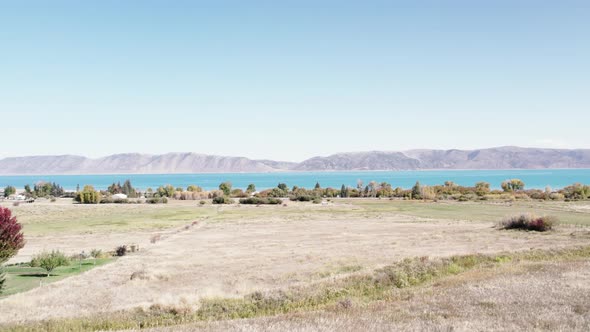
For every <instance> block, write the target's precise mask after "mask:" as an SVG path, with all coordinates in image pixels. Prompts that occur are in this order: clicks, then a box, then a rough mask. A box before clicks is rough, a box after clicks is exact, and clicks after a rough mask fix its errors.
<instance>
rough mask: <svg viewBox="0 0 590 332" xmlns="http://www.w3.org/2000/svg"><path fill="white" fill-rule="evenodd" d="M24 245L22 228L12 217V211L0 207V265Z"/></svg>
mask: <svg viewBox="0 0 590 332" xmlns="http://www.w3.org/2000/svg"><path fill="white" fill-rule="evenodd" d="M24 245H25V239H24V236H23V232H22V226H21V224H19V223H18V221H17V220H16V217H14V216H12V211H10V209H8V208H4V207H1V206H0V263H4V262H6V261H7V260H8V259H9V258H10V257H12V256H14V255H16V253H17V252H18V251H19V249H21V248H22V247H23V246H24Z"/></svg>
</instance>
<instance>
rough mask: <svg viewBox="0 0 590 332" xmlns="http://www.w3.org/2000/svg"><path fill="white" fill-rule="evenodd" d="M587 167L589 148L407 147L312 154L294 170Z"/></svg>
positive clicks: (589, 160)
mask: <svg viewBox="0 0 590 332" xmlns="http://www.w3.org/2000/svg"><path fill="white" fill-rule="evenodd" d="M512 168H522V169H540V168H590V150H559V149H538V148H519V147H499V148H490V149H478V150H410V151H405V152H382V151H371V152H358V153H339V154H334V155H331V156H327V157H314V158H311V159H308V160H305V161H303V162H302V163H300V164H299V165H297V166H296V167H295V168H294V169H296V170H305V171H312V170H320V171H324V170H413V169H512Z"/></svg>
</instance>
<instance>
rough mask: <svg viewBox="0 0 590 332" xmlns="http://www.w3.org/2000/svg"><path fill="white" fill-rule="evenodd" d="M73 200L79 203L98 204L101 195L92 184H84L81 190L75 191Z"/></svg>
mask: <svg viewBox="0 0 590 332" xmlns="http://www.w3.org/2000/svg"><path fill="white" fill-rule="evenodd" d="M74 200H75V201H76V202H78V203H81V204H98V203H99V202H100V201H101V196H100V193H99V192H98V191H96V190H94V187H93V186H84V189H83V190H82V191H80V192H77V193H76V196H75V197H74Z"/></svg>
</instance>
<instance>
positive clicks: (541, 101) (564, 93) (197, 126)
mask: <svg viewBox="0 0 590 332" xmlns="http://www.w3.org/2000/svg"><path fill="white" fill-rule="evenodd" d="M588 17H590V2H589V1H567V0H560V1H541V0H537V1H519V0H508V1H503V0H495V1H485V0H482V1H472V0H468V1H452V0H449V1H440V0H433V1H420V0H414V1H393V0H389V1H370V0H364V1H344V0H340V1H322V0H315V1H308V0H297V1H290V0H283V1H255V0H252V1H224V0H216V1H197V0H194V1H173V0H167V1H148V0H145V1H132V0H127V1H119V0H100V1H90V0H89V1H59V0H54V1H26V0H14V1H7V0H0V128H2V137H3V139H2V141H1V142H2V143H0V158H3V157H11V156H27V155H54V154H77V155H84V156H89V157H100V156H105V155H110V154H114V153H127V152H140V153H151V154H159V153H167V152H198V153H205V154H215V155H229V156H245V157H249V158H257V159H261V158H267V159H275V160H287V161H301V160H304V159H306V158H309V157H313V156H317V155H329V154H333V153H336V152H345V151H368V150H386V151H392V150H407V149H414V148H436V149H448V148H458V149H472V148H485V147H493V146H504V145H518V146H528V147H552V148H590V139H588V125H589V124H590V38H589V36H590V19H588Z"/></svg>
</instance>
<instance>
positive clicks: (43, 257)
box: [31, 250, 70, 277]
mask: <svg viewBox="0 0 590 332" xmlns="http://www.w3.org/2000/svg"><path fill="white" fill-rule="evenodd" d="M68 264H70V261H69V259H68V258H67V257H66V255H64V253H62V252H61V251H58V250H54V251H52V252H42V253H40V254H39V255H37V256H35V257H33V259H32V260H31V267H40V268H43V269H45V271H47V276H48V277H49V274H50V273H51V271H53V270H54V269H55V268H57V267H60V266H65V265H68Z"/></svg>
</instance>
